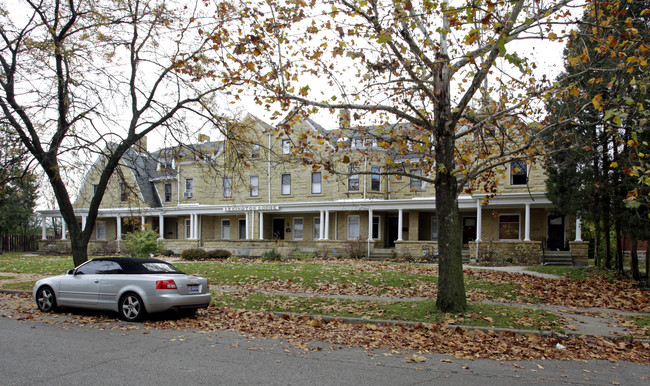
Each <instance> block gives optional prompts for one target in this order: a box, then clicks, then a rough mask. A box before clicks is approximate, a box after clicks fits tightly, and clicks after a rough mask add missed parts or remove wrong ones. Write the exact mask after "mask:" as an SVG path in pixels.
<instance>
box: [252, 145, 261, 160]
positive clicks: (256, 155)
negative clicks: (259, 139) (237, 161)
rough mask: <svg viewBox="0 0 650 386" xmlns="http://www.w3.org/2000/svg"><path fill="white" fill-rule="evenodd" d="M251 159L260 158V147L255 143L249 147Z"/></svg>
mask: <svg viewBox="0 0 650 386" xmlns="http://www.w3.org/2000/svg"><path fill="white" fill-rule="evenodd" d="M251 158H260V145H258V144H256V143H254V144H252V145H251Z"/></svg>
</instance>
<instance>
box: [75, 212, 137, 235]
mask: <svg viewBox="0 0 650 386" xmlns="http://www.w3.org/2000/svg"><path fill="white" fill-rule="evenodd" d="M83 218H84V217H82V219H83ZM146 220H147V219H145V218H144V216H140V230H141V231H144V230H145V226H144V225H145V221H146ZM82 221H83V220H82ZM82 227H83V228H85V226H82Z"/></svg>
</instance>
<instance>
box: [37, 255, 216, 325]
mask: <svg viewBox="0 0 650 386" xmlns="http://www.w3.org/2000/svg"><path fill="white" fill-rule="evenodd" d="M34 299H35V300H36V304H37V305H38V308H39V309H40V310H41V311H43V312H50V311H54V310H56V309H57V308H58V307H77V308H92V309H101V310H111V311H117V312H118V313H119V315H120V318H121V319H122V320H126V321H129V322H136V321H139V320H140V319H142V317H143V316H144V315H145V314H146V313H152V312H162V311H167V310H184V309H187V310H195V309H198V308H206V307H207V306H208V305H209V304H210V301H211V300H212V295H211V294H210V290H209V288H208V281H207V279H205V278H202V277H196V276H188V275H186V274H185V273H184V272H182V271H180V270H178V268H176V267H174V266H173V265H171V264H169V263H167V262H165V261H162V260H156V259H136V258H129V257H107V258H99V259H93V260H89V261H87V262H85V263H83V264H81V265H80V266H78V267H77V268H75V269H71V270H69V271H68V273H67V274H65V275H59V276H51V277H47V278H45V279H41V280H39V281H37V282H36V285H34Z"/></svg>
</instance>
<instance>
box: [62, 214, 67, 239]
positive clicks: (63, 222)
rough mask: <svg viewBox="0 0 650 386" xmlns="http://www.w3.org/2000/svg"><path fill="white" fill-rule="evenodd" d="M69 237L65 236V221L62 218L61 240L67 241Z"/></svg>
mask: <svg viewBox="0 0 650 386" xmlns="http://www.w3.org/2000/svg"><path fill="white" fill-rule="evenodd" d="M66 239H67V237H66V236H65V219H64V218H63V217H61V240H66Z"/></svg>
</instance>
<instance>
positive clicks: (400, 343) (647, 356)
mask: <svg viewBox="0 0 650 386" xmlns="http://www.w3.org/2000/svg"><path fill="white" fill-rule="evenodd" d="M0 299H1V300H2V302H1V303H0V317H9V318H14V319H23V320H27V319H28V316H31V319H29V322H30V323H36V322H41V323H52V324H56V325H64V326H65V325H70V324H72V325H81V326H86V327H92V328H98V329H106V330H122V331H137V330H144V331H143V332H146V331H148V330H151V329H155V328H161V329H174V330H195V331H196V332H205V333H209V332H213V331H219V330H235V331H240V332H243V333H247V334H251V335H254V336H257V337H264V338H274V339H281V340H285V341H288V342H290V343H292V344H293V345H294V346H296V347H299V348H302V349H314V350H315V349H317V346H315V345H313V343H314V342H327V343H329V344H331V345H333V346H334V347H336V346H359V347H364V348H367V349H387V350H411V351H413V352H418V353H441V354H447V355H452V356H454V357H457V358H463V359H478V358H490V359H495V360H530V359H560V360H586V359H604V360H626V361H632V362H641V363H650V343H648V342H643V341H631V340H622V339H621V340H609V339H604V338H600V337H571V338H568V339H564V340H560V339H557V338H551V337H542V336H539V335H536V334H519V333H514V332H510V331H502V332H495V331H487V332H485V331H480V330H467V329H462V328H458V327H457V328H453V329H452V328H449V326H448V325H447V324H444V323H440V324H416V325H412V326H409V325H377V324H368V323H365V324H364V323H343V322H342V321H338V320H334V321H330V320H325V319H320V318H318V319H312V318H310V317H307V316H293V315H286V314H284V315H275V314H270V313H262V312H248V311H244V310H236V309H231V308H208V309H207V310H200V311H199V312H198V313H197V315H196V317H193V318H189V317H186V318H181V317H176V318H175V317H169V318H168V319H161V318H152V319H150V320H147V321H145V322H144V323H142V324H132V323H124V322H120V321H118V320H116V319H115V318H114V317H113V315H110V314H108V315H107V314H101V313H100V314H97V313H93V312H85V313H83V314H67V313H62V314H47V315H42V314H41V313H39V312H38V310H37V308H36V306H35V305H34V304H33V300H32V298H31V296H29V295H27V294H6V293H5V294H0ZM315 321H316V322H315ZM559 342H562V345H563V346H564V347H565V348H564V349H562V350H559V349H558V348H557V347H556V346H557V343H559ZM418 356H419V355H414V356H413V357H412V358H415V359H414V361H416V362H417V357H418Z"/></svg>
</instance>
